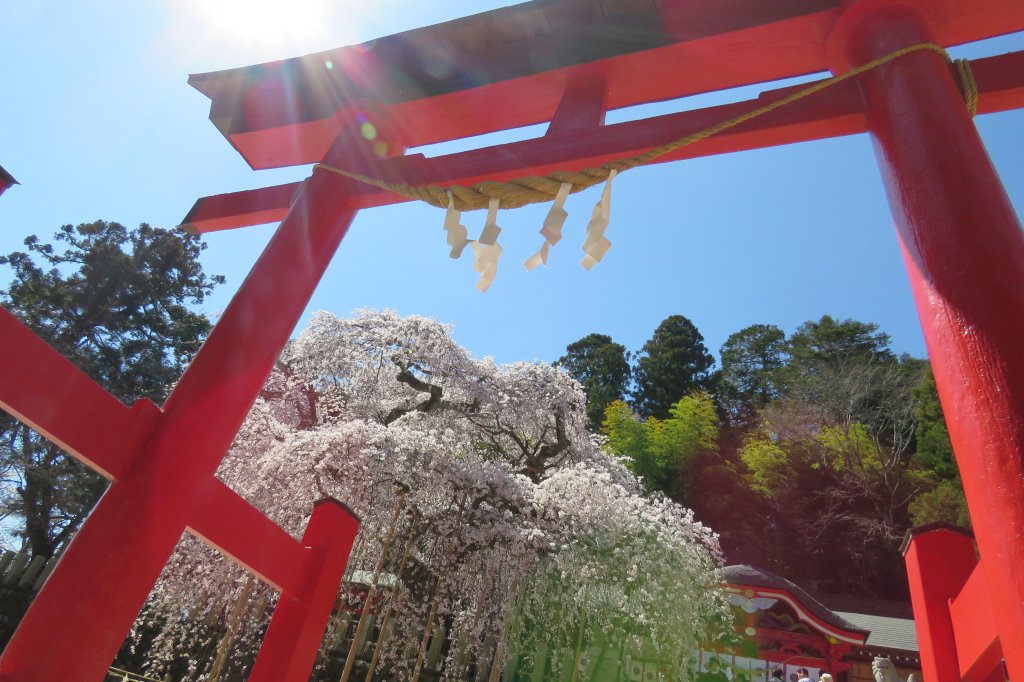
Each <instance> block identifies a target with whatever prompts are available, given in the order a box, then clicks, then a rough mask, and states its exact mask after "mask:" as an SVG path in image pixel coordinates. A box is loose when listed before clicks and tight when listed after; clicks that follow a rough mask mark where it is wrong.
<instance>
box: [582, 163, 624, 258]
mask: <svg viewBox="0 0 1024 682" xmlns="http://www.w3.org/2000/svg"><path fill="white" fill-rule="evenodd" d="M615 174H616V171H615V170H612V171H611V172H610V173H608V181H607V182H606V183H605V184H604V191H603V192H601V200H600V201H598V202H597V204H595V205H594V211H593V212H592V213H591V214H590V222H589V223H588V224H587V238H586V239H585V240H584V241H583V253H584V254H585V255H584V256H583V260H581V261H580V265H582V266H583V269H584V270H590V268H592V267H594V266H595V265H597V264H598V263H599V262H600V261H601V259H602V258H604V255H605V254H606V253H608V249H610V248H612V243H611V242H610V241H608V238H607V237H605V236H604V233H605V231H606V230H607V229H608V222H609V221H610V220H611V210H612V180H614V179H615Z"/></svg>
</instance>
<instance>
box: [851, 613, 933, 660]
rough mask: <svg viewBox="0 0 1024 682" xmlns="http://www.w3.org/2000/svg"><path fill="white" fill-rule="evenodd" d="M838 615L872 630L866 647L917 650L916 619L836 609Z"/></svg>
mask: <svg viewBox="0 0 1024 682" xmlns="http://www.w3.org/2000/svg"><path fill="white" fill-rule="evenodd" d="M835 613H836V615H837V616H839V617H841V618H842V619H844V620H847V621H849V622H850V623H853V624H854V625H856V626H857V627H858V628H860V629H863V630H870V631H871V634H870V635H869V636H868V641H867V642H866V643H865V646H866V647H869V648H870V647H883V648H886V649H896V650H899V651H917V650H918V649H917V631H916V630H915V629H914V621H912V620H908V619H906V618H889V617H887V616H871V615H868V614H866V613H850V612H848V611H836V612H835Z"/></svg>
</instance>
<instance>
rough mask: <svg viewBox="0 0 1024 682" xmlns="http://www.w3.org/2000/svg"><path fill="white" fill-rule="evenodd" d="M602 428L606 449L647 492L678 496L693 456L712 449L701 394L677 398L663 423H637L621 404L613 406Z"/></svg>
mask: <svg viewBox="0 0 1024 682" xmlns="http://www.w3.org/2000/svg"><path fill="white" fill-rule="evenodd" d="M603 430H604V433H605V435H607V436H608V448H609V449H610V450H611V451H612V452H614V453H615V454H617V455H619V456H620V457H625V458H626V460H627V466H628V467H629V468H630V470H631V471H632V472H633V473H635V474H636V475H637V476H640V477H641V478H643V480H644V485H645V487H646V488H647V490H648V492H651V491H654V490H661V491H663V492H669V493H672V492H674V493H677V496H678V493H680V491H681V490H682V489H684V488H685V485H684V484H685V475H684V474H685V471H686V469H687V467H688V466H689V465H690V464H692V463H693V461H694V458H695V457H696V456H697V455H698V454H700V453H702V452H714V451H716V450H717V447H718V442H717V441H718V416H717V414H716V413H715V406H714V403H713V401H712V400H711V397H710V396H709V395H708V394H707V393H704V392H696V393H693V394H691V395H688V396H686V397H684V398H681V399H680V400H679V401H677V402H676V403H675V404H674V405H672V407H671V409H670V410H669V417H668V418H667V419H658V418H657V417H648V418H647V419H646V420H643V421H641V419H640V417H639V416H638V415H637V414H636V413H634V412H633V410H631V409H630V408H629V406H628V405H626V404H625V403H624V402H622V401H616V402H613V403H612V404H610V405H609V406H608V408H607V409H606V410H605V420H604V423H603ZM680 478H682V479H684V480H683V481H680V480H678V479H680Z"/></svg>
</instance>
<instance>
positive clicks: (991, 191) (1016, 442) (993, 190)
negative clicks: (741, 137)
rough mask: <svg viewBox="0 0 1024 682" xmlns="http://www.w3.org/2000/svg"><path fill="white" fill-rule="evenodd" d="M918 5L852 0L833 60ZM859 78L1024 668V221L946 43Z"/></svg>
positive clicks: (921, 23) (1014, 658) (866, 52)
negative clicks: (943, 50)
mask: <svg viewBox="0 0 1024 682" xmlns="http://www.w3.org/2000/svg"><path fill="white" fill-rule="evenodd" d="M914 4H915V3H913V2H910V1H909V0H902V1H896V0H861V1H859V2H853V3H850V5H849V7H848V9H847V10H846V12H845V13H844V15H843V16H842V17H841V18H840V20H839V22H838V24H837V26H836V29H835V30H834V32H833V35H832V36H831V38H830V41H831V47H833V48H835V49H834V50H833V51H832V54H833V57H834V59H835V60H836V61H835V64H836V66H835V68H837V70H841V69H843V68H845V67H849V66H856V65H859V64H863V63H865V62H868V61H870V60H872V59H874V58H876V57H880V56H882V55H885V54H888V53H891V52H893V51H895V50H898V49H900V48H903V47H907V46H910V45H914V44H918V43H931V42H934V40H933V38H932V35H931V31H930V30H929V27H928V25H927V24H926V22H925V20H924V19H923V14H921V13H920V12H919V11H918V10H917V9H915V7H914ZM935 4H936V3H934V2H932V3H930V5H935ZM844 59H845V61H846V64H843V63H842V62H843V60H844ZM860 82H861V87H862V90H863V93H864V98H865V102H866V103H867V109H868V127H869V129H870V130H871V133H872V136H873V139H874V142H875V149H876V153H877V156H878V160H879V165H880V166H881V170H882V175H883V177H884V180H885V184H886V191H887V193H888V197H889V203H890V206H891V209H892V212H893V215H894V218H895V222H896V227H897V230H898V233H899V238H900V242H901V245H902V247H903V251H904V256H905V260H906V264H907V270H908V273H909V276H910V282H911V286H912V289H913V292H914V297H915V300H916V303H917V308H918V313H919V315H920V318H921V324H922V327H923V329H924V336H925V341H926V343H927V346H928V355H929V357H930V358H931V362H932V366H933V368H934V371H935V381H936V384H937V385H938V389H939V397H940V399H941V401H942V407H943V410H944V412H945V416H946V422H947V424H948V426H949V433H950V438H951V440H952V442H953V449H954V451H955V453H956V459H957V463H958V465H959V468H960V473H961V476H962V479H963V484H964V491H965V493H966V495H967V505H968V508H969V510H970V514H971V520H972V523H973V526H974V532H975V535H976V539H977V543H978V551H979V553H980V555H981V563H982V566H983V569H984V571H985V578H986V581H987V583H988V585H989V588H990V590H991V594H992V595H993V596H995V597H996V598H995V600H994V603H993V604H992V609H993V612H994V615H995V621H996V626H997V628H998V630H999V637H1000V641H1001V643H1002V649H1003V652H1004V654H1005V658H1006V664H1007V668H1008V669H1009V674H1010V678H1011V679H1014V680H1024V580H1022V579H1021V571H1022V570H1024V352H1022V351H1021V349H1022V347H1024V332H1022V321H1024V234H1022V232H1021V225H1020V222H1019V221H1018V219H1017V217H1016V215H1015V214H1014V211H1013V207H1012V206H1011V204H1010V201H1009V198H1008V197H1007V195H1006V192H1005V191H1004V189H1003V187H1002V184H1001V183H1000V181H999V178H998V176H997V175H996V172H995V169H994V168H993V166H992V163H991V161H990V159H989V158H988V155H987V153H986V152H985V149H984V147H983V145H982V143H981V139H980V138H979V137H978V133H977V131H976V130H975V128H974V125H973V122H972V121H971V118H970V114H969V113H968V111H967V110H966V108H965V107H964V104H963V98H962V95H961V93H960V91H959V89H958V87H957V84H956V81H955V80H954V78H953V74H952V71H951V69H950V66H949V64H948V63H947V62H946V61H945V60H944V59H943V57H942V56H941V55H939V54H937V53H934V52H927V51H925V52H918V53H915V54H910V55H907V56H905V57H902V58H901V59H898V60H896V61H893V62H892V63H890V64H887V65H885V66H882V67H880V68H877V69H874V70H872V71H870V72H868V73H866V74H864V75H863V76H861V78H860ZM930 570H935V571H942V570H944V566H943V565H941V564H936V565H934V566H932V567H930Z"/></svg>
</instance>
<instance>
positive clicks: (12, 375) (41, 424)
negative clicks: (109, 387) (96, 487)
mask: <svg viewBox="0 0 1024 682" xmlns="http://www.w3.org/2000/svg"><path fill="white" fill-rule="evenodd" d="M0 355H2V356H3V357H5V358H17V361H8V362H5V363H4V368H3V371H0V408H2V409H3V410H5V411H6V412H7V413H8V414H10V415H12V416H14V417H16V418H17V419H19V420H20V421H22V422H23V423H25V424H28V425H29V426H30V427H32V428H33V429H34V430H35V431H37V432H38V433H40V434H41V435H42V436H44V437H45V438H48V439H49V440H51V441H52V442H54V443H56V444H57V445H59V446H60V447H61V449H63V450H64V451H66V452H69V453H71V454H72V455H73V456H74V457H75V458H76V459H78V460H79V461H81V462H82V463H84V464H86V465H87V466H88V467H89V468H90V469H92V470H93V471H96V472H98V473H99V474H101V475H102V476H103V477H105V478H107V479H108V480H111V479H114V478H117V477H120V476H123V475H124V474H125V472H127V471H128V468H129V466H130V465H131V462H132V460H133V458H134V457H135V455H136V453H138V451H139V447H140V446H141V445H142V442H143V441H144V440H145V439H146V438H147V437H148V436H149V434H150V432H151V430H152V424H151V423H150V421H149V420H147V419H145V418H143V417H141V416H139V415H138V414H136V413H133V411H132V410H130V409H128V408H127V407H125V406H124V405H122V404H121V402H120V401H119V400H118V399H117V398H115V397H114V396H112V395H110V394H109V393H107V392H106V391H105V390H103V388H102V387H101V386H100V385H99V384H97V383H96V382H95V381H93V380H92V379H90V378H89V377H88V376H86V374H85V372H83V371H82V370H80V369H78V368H77V367H75V366H74V365H73V364H72V363H71V362H70V361H69V360H68V359H66V358H65V357H64V356H63V355H61V354H60V353H58V352H57V351H55V350H54V349H53V348H52V347H51V346H50V345H49V344H47V343H46V342H45V341H43V340H42V339H40V338H39V337H38V336H36V335H35V333H34V332H32V330H31V329H29V328H28V327H26V326H25V325H23V324H22V323H21V322H19V321H18V319H17V318H16V317H14V315H11V313H9V312H7V311H6V310H4V309H3V308H0ZM98 424H102V425H103V428H102V429H100V428H97V425H98Z"/></svg>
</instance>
